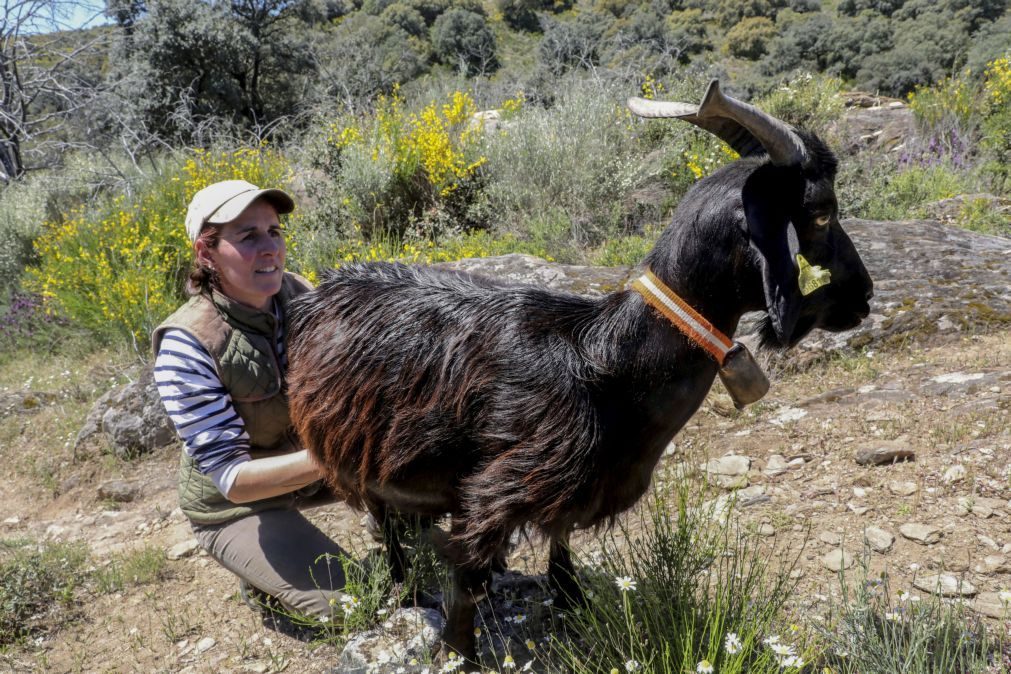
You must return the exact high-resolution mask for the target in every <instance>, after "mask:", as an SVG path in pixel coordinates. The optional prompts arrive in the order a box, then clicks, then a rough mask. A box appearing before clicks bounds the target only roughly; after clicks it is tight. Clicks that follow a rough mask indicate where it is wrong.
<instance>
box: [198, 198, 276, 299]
mask: <svg viewBox="0 0 1011 674" xmlns="http://www.w3.org/2000/svg"><path fill="white" fill-rule="evenodd" d="M196 254H197V258H198V259H199V260H200V261H201V263H202V264H204V265H206V266H209V267H212V268H213V269H215V270H216V271H217V273H218V279H219V283H220V290H221V292H223V293H224V294H225V295H228V296H229V297H231V298H232V299H233V300H236V301H238V302H242V303H243V304H245V305H248V306H251V307H254V308H256V309H260V310H263V311H266V310H268V309H269V308H270V302H271V298H272V297H273V296H274V295H276V294H277V292H278V291H279V290H280V289H281V279H282V277H283V273H284V254H285V247H284V233H283V232H282V231H281V224H280V222H279V220H278V218H277V211H276V210H274V207H273V206H272V205H271V204H270V202H268V201H266V200H265V199H257V200H256V201H254V202H253V203H251V204H250V205H249V207H248V208H247V209H246V210H244V211H243V212H242V214H241V215H239V217H237V218H235V219H234V220H232V221H231V222H228V223H225V224H224V225H222V226H221V237H220V239H219V241H218V245H217V246H215V247H214V248H208V247H207V246H206V245H204V243H203V242H202V241H200V240H199V239H198V240H197V243H196Z"/></svg>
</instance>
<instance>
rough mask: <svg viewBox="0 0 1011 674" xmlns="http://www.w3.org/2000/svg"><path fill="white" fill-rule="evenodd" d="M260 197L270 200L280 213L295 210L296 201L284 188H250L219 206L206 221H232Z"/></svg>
mask: <svg viewBox="0 0 1011 674" xmlns="http://www.w3.org/2000/svg"><path fill="white" fill-rule="evenodd" d="M260 198H263V199H266V200H267V201H269V202H270V204H271V205H272V206H273V207H274V209H275V210H276V211H277V212H278V214H279V215H283V214H285V213H291V212H292V211H293V210H295V201H294V200H293V199H292V198H291V197H290V196H289V195H288V193H287V192H285V191H284V190H278V189H268V190H250V191H248V192H243V193H242V194H237V195H236V196H234V197H232V198H231V199H229V200H228V201H226V202H225V203H223V204H221V205H220V206H218V208H217V210H216V211H214V212H213V213H211V214H210V215H209V216H208V217H207V219H206V220H205V221H204V222H214V223H223V222H231V221H232V220H234V219H235V218H237V217H239V216H240V215H242V212H243V211H245V210H246V209H247V208H249V205H250V204H251V203H253V202H254V201H256V200H257V199H260Z"/></svg>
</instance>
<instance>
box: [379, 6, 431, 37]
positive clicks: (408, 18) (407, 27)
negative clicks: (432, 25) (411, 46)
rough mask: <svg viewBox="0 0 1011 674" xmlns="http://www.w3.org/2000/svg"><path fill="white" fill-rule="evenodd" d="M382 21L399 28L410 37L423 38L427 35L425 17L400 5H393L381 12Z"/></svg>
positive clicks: (411, 8) (410, 8) (412, 9)
mask: <svg viewBox="0 0 1011 674" xmlns="http://www.w3.org/2000/svg"><path fill="white" fill-rule="evenodd" d="M382 16H383V21H385V22H386V23H388V24H390V25H391V26H399V27H400V28H401V29H402V30H403V31H404V32H405V33H407V34H408V35H410V36H412V37H417V38H423V37H425V36H426V35H427V33H428V26H426V25H425V17H423V16H421V12H419V11H418V10H416V9H414V8H413V7H409V6H407V5H404V4H402V3H399V2H398V3H395V4H392V5H390V6H389V7H387V8H386V9H385V10H383V15H382Z"/></svg>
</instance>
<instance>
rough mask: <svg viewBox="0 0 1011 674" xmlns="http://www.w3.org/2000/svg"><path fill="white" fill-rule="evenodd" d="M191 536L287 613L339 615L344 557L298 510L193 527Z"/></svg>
mask: <svg viewBox="0 0 1011 674" xmlns="http://www.w3.org/2000/svg"><path fill="white" fill-rule="evenodd" d="M193 533H194V535H195V536H196V539H197V542H198V543H200V546H201V547H202V548H203V549H204V550H206V551H207V553H208V554H209V555H210V556H211V557H213V558H214V559H215V560H217V562H218V563H220V564H221V565H222V566H224V567H225V568H226V569H228V570H229V571H231V572H232V573H234V574H235V575H237V576H238V577H239V578H242V579H243V580H245V581H246V582H248V583H249V584H250V585H252V586H254V587H256V588H258V589H260V590H262V591H264V592H266V593H267V594H269V595H272V596H274V597H276V598H277V599H278V601H280V602H281V604H282V605H283V606H284V607H285V608H287V609H288V610H292V611H297V612H299V613H302V614H306V615H312V616H316V617H322V616H327V617H330V616H333V615H335V614H339V613H340V611H341V607H340V603H341V602H340V595H341V591H342V589H343V588H344V584H345V579H344V572H343V570H342V568H341V565H340V562H339V560H338V556H339V555H344V556H346V555H347V553H346V552H345V551H344V550H342V549H341V547H340V546H339V545H337V544H336V543H335V542H333V541H332V540H330V538H329V537H328V536H327V535H326V534H324V533H323V532H322V531H320V530H319V529H318V528H317V527H316V526H315V525H314V524H313V523H312V522H310V521H309V520H307V519H306V518H305V515H303V514H302V513H301V512H299V511H298V510H295V509H278V510H264V511H262V512H259V513H254V514H252V515H247V516H246V517H242V518H240V519H237V520H233V521H231V522H225V523H224V524H212V525H201V524H194V525H193ZM327 555H330V557H329V558H328V557H327ZM331 599H333V600H334V601H331Z"/></svg>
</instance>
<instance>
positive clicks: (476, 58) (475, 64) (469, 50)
mask: <svg viewBox="0 0 1011 674" xmlns="http://www.w3.org/2000/svg"><path fill="white" fill-rule="evenodd" d="M432 49H433V50H434V52H435V55H436V57H437V58H438V59H439V60H440V61H442V62H443V63H445V64H448V65H455V66H458V67H459V68H460V70H461V71H463V72H465V73H466V74H468V75H477V74H479V73H488V72H491V71H494V70H495V69H496V68H498V59H497V58H496V56H495V34H494V33H492V32H491V28H489V27H488V21H487V19H485V17H484V16H482V15H481V14H477V13H475V12H471V11H468V10H466V9H460V8H453V9H450V10H448V11H446V12H443V13H442V14H441V15H439V18H437V19H436V20H435V23H434V24H432Z"/></svg>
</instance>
